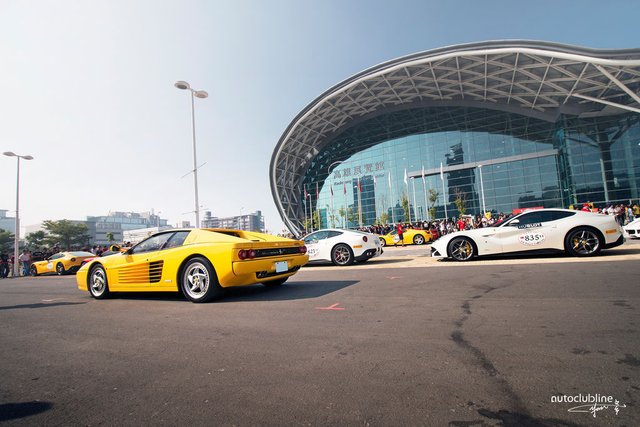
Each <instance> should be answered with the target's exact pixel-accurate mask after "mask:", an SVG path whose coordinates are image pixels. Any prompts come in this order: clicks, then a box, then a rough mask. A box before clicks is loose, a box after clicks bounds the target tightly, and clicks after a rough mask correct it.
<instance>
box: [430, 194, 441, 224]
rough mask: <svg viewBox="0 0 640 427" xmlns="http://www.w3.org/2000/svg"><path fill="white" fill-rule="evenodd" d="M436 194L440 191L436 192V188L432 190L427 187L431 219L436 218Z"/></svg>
mask: <svg viewBox="0 0 640 427" xmlns="http://www.w3.org/2000/svg"><path fill="white" fill-rule="evenodd" d="M438 196H440V193H438V190H434V189H433V188H430V189H429V203H430V205H429V217H430V218H431V219H432V220H433V219H436V213H437V210H436V202H437V201H438Z"/></svg>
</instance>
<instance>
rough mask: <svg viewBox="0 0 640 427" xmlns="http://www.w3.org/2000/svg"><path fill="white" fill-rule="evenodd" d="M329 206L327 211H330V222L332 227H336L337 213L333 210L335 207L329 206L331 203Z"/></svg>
mask: <svg viewBox="0 0 640 427" xmlns="http://www.w3.org/2000/svg"><path fill="white" fill-rule="evenodd" d="M326 206H327V212H329V222H330V224H331V228H335V227H336V214H335V212H334V211H333V209H330V208H329V205H326Z"/></svg>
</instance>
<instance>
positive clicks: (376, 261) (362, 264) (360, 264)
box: [302, 257, 412, 271]
mask: <svg viewBox="0 0 640 427" xmlns="http://www.w3.org/2000/svg"><path fill="white" fill-rule="evenodd" d="M411 260H412V258H408V257H407V258H403V259H384V258H382V259H381V258H376V259H372V260H369V261H366V262H355V263H354V264H351V265H346V266H344V267H340V268H344V269H345V271H347V270H349V269H351V268H358V267H365V266H368V265H372V264H395V263H398V262H407V261H411ZM307 267H320V268H323V267H324V268H326V267H337V266H336V265H333V264H332V263H330V262H326V263H310V264H306V265H305V266H304V267H302V268H303V269H304V268H307Z"/></svg>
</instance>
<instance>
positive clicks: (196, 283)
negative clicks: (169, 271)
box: [180, 257, 222, 302]
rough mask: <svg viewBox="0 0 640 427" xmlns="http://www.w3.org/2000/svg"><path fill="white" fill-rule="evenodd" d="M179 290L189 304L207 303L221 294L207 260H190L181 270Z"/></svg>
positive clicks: (211, 267)
mask: <svg viewBox="0 0 640 427" xmlns="http://www.w3.org/2000/svg"><path fill="white" fill-rule="evenodd" d="M180 288H181V289H182V292H183V293H184V296H185V297H187V299H188V300H189V301H191V302H207V301H211V300H212V299H214V298H217V297H219V296H220V295H221V294H222V288H221V287H220V283H218V277H217V276H216V272H215V271H214V270H213V266H212V265H211V263H210V262H209V260H207V259H205V258H201V257H196V258H192V259H190V260H189V261H188V262H187V264H186V265H185V266H184V268H183V269H182V275H181V277H180Z"/></svg>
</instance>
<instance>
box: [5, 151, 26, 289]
mask: <svg viewBox="0 0 640 427" xmlns="http://www.w3.org/2000/svg"><path fill="white" fill-rule="evenodd" d="M2 154H4V155H5V156H8V157H16V158H17V160H18V167H17V173H16V232H15V233H14V236H15V241H14V242H13V246H14V247H13V277H18V276H20V269H19V268H18V267H19V266H20V263H19V261H18V258H19V257H20V248H19V246H20V159H25V160H33V156H29V155H27V156H20V155H18V154H16V153H14V152H11V151H5V152H4V153H2Z"/></svg>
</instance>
